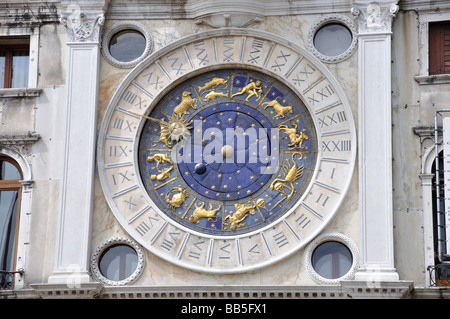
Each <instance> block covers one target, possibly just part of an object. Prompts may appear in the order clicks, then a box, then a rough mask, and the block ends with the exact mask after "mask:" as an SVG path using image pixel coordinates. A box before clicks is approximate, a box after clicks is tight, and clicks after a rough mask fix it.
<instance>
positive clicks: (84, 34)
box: [60, 5, 105, 42]
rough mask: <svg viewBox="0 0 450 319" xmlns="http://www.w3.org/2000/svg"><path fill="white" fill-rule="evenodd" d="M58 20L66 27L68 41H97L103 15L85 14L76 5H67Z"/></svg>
mask: <svg viewBox="0 0 450 319" xmlns="http://www.w3.org/2000/svg"><path fill="white" fill-rule="evenodd" d="M60 21H61V23H62V24H63V25H64V26H65V27H66V28H67V35H68V42H99V41H100V31H101V27H102V26H103V24H104V22H105V16H104V14H103V13H99V14H96V15H95V14H87V13H85V12H83V11H81V10H80V7H79V6H78V5H69V6H68V7H67V10H66V12H64V13H63V14H62V15H61V20H60Z"/></svg>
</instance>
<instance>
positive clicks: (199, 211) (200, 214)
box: [189, 203, 221, 223]
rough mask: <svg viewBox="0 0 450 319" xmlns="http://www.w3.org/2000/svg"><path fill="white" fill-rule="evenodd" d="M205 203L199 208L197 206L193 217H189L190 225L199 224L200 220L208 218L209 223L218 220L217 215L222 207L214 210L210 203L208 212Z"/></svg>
mask: <svg viewBox="0 0 450 319" xmlns="http://www.w3.org/2000/svg"><path fill="white" fill-rule="evenodd" d="M204 207H205V203H201V204H200V205H199V206H197V204H195V209H194V211H193V212H192V215H191V216H190V217H189V222H190V223H195V222H198V220H199V219H200V218H208V220H209V221H212V220H213V218H216V213H217V212H218V211H219V210H220V207H221V206H220V205H219V207H218V208H216V209H213V208H212V205H211V203H209V209H208V210H206V209H205V208H204Z"/></svg>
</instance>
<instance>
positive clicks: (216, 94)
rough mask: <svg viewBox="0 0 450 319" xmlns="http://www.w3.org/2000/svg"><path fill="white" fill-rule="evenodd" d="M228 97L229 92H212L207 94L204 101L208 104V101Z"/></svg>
mask: <svg viewBox="0 0 450 319" xmlns="http://www.w3.org/2000/svg"><path fill="white" fill-rule="evenodd" d="M227 96H228V92H227V93H223V92H215V91H214V90H211V92H209V93H208V94H206V95H205V98H204V99H202V100H203V101H204V102H208V101H211V100H214V99H215V98H216V97H227Z"/></svg>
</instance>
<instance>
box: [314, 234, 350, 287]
mask: <svg viewBox="0 0 450 319" xmlns="http://www.w3.org/2000/svg"><path fill="white" fill-rule="evenodd" d="M311 263H312V267H313V269H314V271H315V272H316V273H317V274H318V275H319V276H321V277H323V278H326V279H337V278H341V277H343V276H345V275H346V274H347V273H348V272H349V271H350V270H351V268H352V264H353V256H352V253H351V251H350V249H348V248H347V246H345V245H344V244H343V243H341V242H337V241H328V242H324V243H322V244H320V245H319V246H317V248H316V249H315V250H314V251H313V253H312V258H311Z"/></svg>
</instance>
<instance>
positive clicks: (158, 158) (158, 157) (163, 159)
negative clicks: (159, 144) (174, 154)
mask: <svg viewBox="0 0 450 319" xmlns="http://www.w3.org/2000/svg"><path fill="white" fill-rule="evenodd" d="M153 161H155V162H156V169H158V170H159V164H161V163H169V164H171V165H172V164H173V163H172V161H171V160H170V158H169V156H167V154H154V155H151V156H148V157H147V162H149V163H150V162H153Z"/></svg>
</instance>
